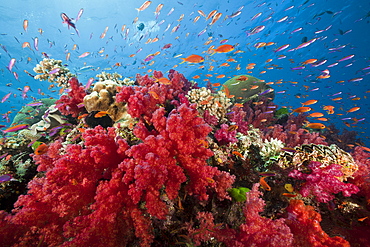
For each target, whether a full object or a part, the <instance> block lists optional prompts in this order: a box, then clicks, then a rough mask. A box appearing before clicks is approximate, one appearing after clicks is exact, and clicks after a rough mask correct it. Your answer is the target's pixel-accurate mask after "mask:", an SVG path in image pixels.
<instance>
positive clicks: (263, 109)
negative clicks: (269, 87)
mask: <svg viewBox="0 0 370 247" xmlns="http://www.w3.org/2000/svg"><path fill="white" fill-rule="evenodd" d="M256 103H257V104H256ZM276 108H277V106H276V105H275V104H274V103H272V102H271V101H269V100H268V99H267V98H265V97H262V99H261V101H260V102H252V101H249V102H246V103H244V107H243V108H242V109H243V111H244V112H245V114H246V117H245V119H244V120H245V121H246V122H247V123H248V124H251V125H253V127H255V128H260V129H264V128H265V127H266V126H268V125H269V124H271V122H273V120H274V112H275V109H276Z"/></svg>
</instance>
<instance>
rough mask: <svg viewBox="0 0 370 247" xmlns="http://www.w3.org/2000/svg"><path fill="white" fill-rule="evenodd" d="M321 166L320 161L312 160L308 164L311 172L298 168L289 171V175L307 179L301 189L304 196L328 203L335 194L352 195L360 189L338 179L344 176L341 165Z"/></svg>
mask: <svg viewBox="0 0 370 247" xmlns="http://www.w3.org/2000/svg"><path fill="white" fill-rule="evenodd" d="M320 166H321V163H320V162H318V161H311V163H310V164H309V165H308V168H309V169H311V173H310V174H307V173H302V172H300V171H297V170H293V171H292V172H291V173H289V177H293V178H296V179H300V180H304V181H305V182H304V184H303V185H302V187H301V188H300V190H299V193H301V194H302V196H304V197H307V196H314V197H315V199H316V200H317V201H318V202H324V203H326V202H329V201H330V200H332V199H334V197H335V196H334V195H333V194H337V193H339V192H342V194H343V195H344V196H351V194H355V193H357V192H358V191H359V189H358V187H357V186H355V185H353V184H350V183H343V182H341V181H340V180H339V179H338V177H342V176H343V173H342V171H341V168H342V167H341V166H340V165H337V164H331V165H329V166H327V167H324V168H321V167H320Z"/></svg>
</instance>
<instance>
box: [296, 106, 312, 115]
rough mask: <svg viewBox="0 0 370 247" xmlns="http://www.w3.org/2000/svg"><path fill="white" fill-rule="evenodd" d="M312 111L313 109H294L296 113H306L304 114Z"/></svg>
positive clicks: (306, 107)
mask: <svg viewBox="0 0 370 247" xmlns="http://www.w3.org/2000/svg"><path fill="white" fill-rule="evenodd" d="M311 110H312V108H311V107H308V106H302V107H298V108H297V109H294V110H293V112H296V113H304V112H308V111H311Z"/></svg>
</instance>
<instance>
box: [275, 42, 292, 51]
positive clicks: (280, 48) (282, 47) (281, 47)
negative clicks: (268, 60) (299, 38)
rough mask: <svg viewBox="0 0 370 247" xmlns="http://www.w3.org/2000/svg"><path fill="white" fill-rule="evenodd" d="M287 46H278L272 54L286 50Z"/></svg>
mask: <svg viewBox="0 0 370 247" xmlns="http://www.w3.org/2000/svg"><path fill="white" fill-rule="evenodd" d="M289 46H290V45H289V44H286V45H282V46H280V47H279V48H277V49H276V50H275V51H274V52H278V51H282V50H285V49H286V48H288V47H289Z"/></svg>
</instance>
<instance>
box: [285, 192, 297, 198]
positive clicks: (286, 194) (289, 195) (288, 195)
mask: <svg viewBox="0 0 370 247" xmlns="http://www.w3.org/2000/svg"><path fill="white" fill-rule="evenodd" d="M282 195H283V196H285V197H296V196H297V195H296V194H291V193H283V194H282Z"/></svg>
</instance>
